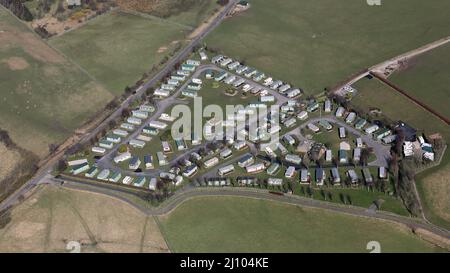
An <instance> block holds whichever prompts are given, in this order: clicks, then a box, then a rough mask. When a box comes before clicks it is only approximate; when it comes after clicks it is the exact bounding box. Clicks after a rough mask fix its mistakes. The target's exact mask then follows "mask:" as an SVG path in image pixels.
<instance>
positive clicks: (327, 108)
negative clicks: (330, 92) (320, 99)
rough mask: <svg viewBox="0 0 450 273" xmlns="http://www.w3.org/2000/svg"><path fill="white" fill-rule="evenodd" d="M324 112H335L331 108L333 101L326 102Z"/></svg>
mask: <svg viewBox="0 0 450 273" xmlns="http://www.w3.org/2000/svg"><path fill="white" fill-rule="evenodd" d="M323 110H324V111H325V113H331V111H332V110H333V109H332V108H331V100H329V99H327V100H325V103H324V106H323Z"/></svg>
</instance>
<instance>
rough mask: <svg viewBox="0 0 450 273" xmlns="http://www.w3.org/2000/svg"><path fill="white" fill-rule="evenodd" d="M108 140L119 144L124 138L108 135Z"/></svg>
mask: <svg viewBox="0 0 450 273" xmlns="http://www.w3.org/2000/svg"><path fill="white" fill-rule="evenodd" d="M106 140H107V141H111V142H112V143H119V142H120V141H121V140H122V138H121V137H120V136H118V135H114V134H108V135H107V136H106Z"/></svg>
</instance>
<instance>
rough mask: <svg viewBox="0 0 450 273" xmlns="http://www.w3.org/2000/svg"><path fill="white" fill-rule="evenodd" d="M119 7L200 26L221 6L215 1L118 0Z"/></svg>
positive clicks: (192, 25) (179, 22)
mask: <svg viewBox="0 0 450 273" xmlns="http://www.w3.org/2000/svg"><path fill="white" fill-rule="evenodd" d="M117 3H118V5H119V7H121V8H123V9H127V10H134V11H139V12H144V13H148V14H150V15H154V16H158V17H161V18H164V19H167V20H170V21H172V22H176V23H178V24H183V25H188V26H191V27H196V26H198V25H199V24H200V23H201V22H202V21H203V20H205V19H206V18H207V17H208V16H209V15H211V13H212V12H213V11H214V9H216V8H218V7H219V5H218V4H217V3H216V1H214V0H163V1H161V0H150V1H148V0H144V1H143V0H118V1H117Z"/></svg>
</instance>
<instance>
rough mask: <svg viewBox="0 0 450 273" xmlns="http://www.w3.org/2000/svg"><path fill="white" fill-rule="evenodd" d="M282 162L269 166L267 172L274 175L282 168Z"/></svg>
mask: <svg viewBox="0 0 450 273" xmlns="http://www.w3.org/2000/svg"><path fill="white" fill-rule="evenodd" d="M280 167H281V166H280V164H278V163H272V164H271V165H270V166H269V168H267V174H268V175H274V174H276V173H277V172H278V171H279V170H280Z"/></svg>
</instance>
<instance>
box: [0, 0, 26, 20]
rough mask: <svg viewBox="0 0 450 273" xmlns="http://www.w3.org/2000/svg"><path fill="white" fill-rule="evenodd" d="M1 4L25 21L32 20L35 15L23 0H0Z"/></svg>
mask: <svg viewBox="0 0 450 273" xmlns="http://www.w3.org/2000/svg"><path fill="white" fill-rule="evenodd" d="M0 4H1V5H3V6H4V7H6V8H7V9H9V10H10V11H11V12H12V13H14V15H16V16H17V17H19V18H20V19H22V20H24V21H32V20H33V19H34V18H33V15H32V14H31V12H30V11H29V10H28V8H27V7H26V6H25V5H24V4H23V1H21V0H0Z"/></svg>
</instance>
